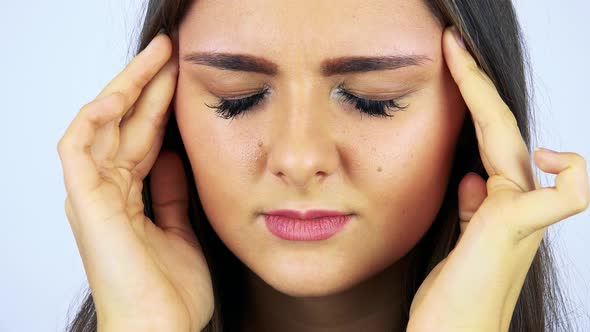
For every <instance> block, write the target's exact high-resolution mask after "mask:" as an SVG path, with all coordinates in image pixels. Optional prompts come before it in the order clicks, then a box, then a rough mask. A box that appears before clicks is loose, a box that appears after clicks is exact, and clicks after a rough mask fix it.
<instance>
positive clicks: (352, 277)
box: [250, 262, 372, 297]
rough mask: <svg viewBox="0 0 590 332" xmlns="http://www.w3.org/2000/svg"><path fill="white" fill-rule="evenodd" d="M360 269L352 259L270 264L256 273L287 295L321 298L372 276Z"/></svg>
mask: <svg viewBox="0 0 590 332" xmlns="http://www.w3.org/2000/svg"><path fill="white" fill-rule="evenodd" d="M320 266H321V267H320ZM250 272H251V273H256V272H254V271H250ZM360 272H362V271H361V270H360V269H359V267H358V265H356V264H353V263H352V262H350V263H349V266H327V265H326V264H318V263H316V264H305V263H301V264H293V263H292V262H291V263H289V262H285V263H282V264H281V263H273V264H269V265H267V267H265V268H263V271H260V273H256V279H257V281H258V282H264V283H266V284H268V285H269V286H270V287H272V288H273V289H275V290H276V291H278V292H281V293H283V294H285V295H288V296H292V297H320V296H329V295H334V294H337V293H341V292H343V291H345V290H347V289H350V288H352V287H354V286H355V285H356V284H359V283H361V282H362V281H364V280H365V279H367V278H369V277H370V276H371V275H372V274H371V273H365V274H364V275H363V274H360Z"/></svg>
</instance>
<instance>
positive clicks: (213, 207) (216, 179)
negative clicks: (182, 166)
mask: <svg viewBox="0 0 590 332" xmlns="http://www.w3.org/2000/svg"><path fill="white" fill-rule="evenodd" d="M203 95H205V93H203V92H202V91H197V90H195V89H194V88H193V87H192V86H191V85H189V84H185V83H183V82H182V81H179V84H178V86H177V91H176V96H175V101H174V105H175V107H174V110H175V116H176V120H177V123H178V129H179V131H180V135H181V138H182V142H183V144H184V148H185V150H186V153H187V156H188V158H189V160H190V164H191V168H192V172H193V175H194V179H195V185H196V188H197V191H198V194H199V199H200V201H201V204H202V206H203V209H204V211H205V213H206V214H207V216H208V217H209V219H210V222H211V224H212V226H215V224H216V223H215V221H216V220H223V219H226V218H228V217H230V218H231V217H233V216H236V215H237V214H238V213H241V212H242V211H240V210H239V209H238V208H239V207H240V206H241V205H243V203H242V204H241V199H240V195H239V194H236V193H241V192H242V193H243V190H239V189H240V188H248V185H247V184H246V182H247V180H249V179H248V177H247V176H245V174H244V171H243V170H242V169H241V167H242V166H243V165H245V164H246V163H249V162H251V161H249V160H246V159H249V158H250V157H248V155H249V152H248V151H253V150H254V146H253V145H255V143H253V142H252V141H251V140H250V139H247V138H245V137H244V135H240V134H236V133H235V130H232V128H230V127H231V121H229V120H223V119H220V118H218V117H217V115H216V113H215V109H212V108H208V107H206V106H205V105H204V104H205V103H207V104H208V105H213V104H215V100H214V99H213V100H211V98H209V99H207V100H204V99H201V98H202V96H203ZM242 195H243V194H242ZM228 206H230V207H236V208H235V209H233V208H232V209H229V210H228V208H227V207H228ZM228 211H234V212H235V214H234V213H232V215H231V216H230V215H228ZM242 217H243V215H242ZM216 231H220V232H222V233H223V230H216Z"/></svg>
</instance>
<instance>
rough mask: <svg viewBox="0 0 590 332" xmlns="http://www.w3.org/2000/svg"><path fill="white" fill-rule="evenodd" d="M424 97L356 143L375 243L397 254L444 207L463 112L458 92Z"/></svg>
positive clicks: (412, 242) (361, 184)
mask: <svg viewBox="0 0 590 332" xmlns="http://www.w3.org/2000/svg"><path fill="white" fill-rule="evenodd" d="M449 96H451V98H449ZM421 100H423V101H426V102H422V103H421V104H420V105H417V104H416V105H415V107H414V108H413V109H412V110H409V111H408V112H407V113H406V114H402V115H400V116H397V115H396V116H395V118H394V120H393V121H394V122H393V123H394V125H393V126H388V127H387V128H384V129H383V130H375V131H373V132H371V136H368V135H366V134H365V135H364V136H363V139H362V140H360V141H361V142H362V143H363V144H362V146H360V145H359V146H358V147H357V152H358V153H357V154H356V155H357V156H358V160H357V162H358V163H359V164H363V165H366V167H363V169H364V170H365V171H363V173H362V174H359V175H358V179H357V186H358V189H359V190H360V191H362V192H363V193H365V194H366V197H367V200H368V201H369V202H370V208H367V209H366V215H365V216H364V218H363V220H365V221H366V222H367V223H373V225H372V226H373V227H374V229H375V230H376V232H375V234H378V241H379V242H380V243H379V244H376V245H378V246H380V247H381V248H384V247H385V248H387V249H386V250H385V251H384V252H388V253H389V255H396V256H397V257H401V256H403V255H405V253H407V252H408V251H409V250H410V249H411V248H412V247H413V246H414V245H415V244H416V243H417V241H418V240H419V239H420V238H421V237H422V236H423V235H424V233H425V232H426V231H427V230H428V228H430V226H431V224H432V222H433V221H434V218H435V217H436V215H437V213H438V211H439V209H440V206H441V204H442V201H443V199H444V194H445V192H446V189H447V185H448V179H449V175H450V171H451V168H452V164H453V157H454V152H455V146H456V143H457V142H456V139H457V135H458V133H459V129H460V125H461V124H462V122H463V116H464V112H463V111H462V110H461V107H460V104H459V103H458V99H457V96H456V95H455V94H454V93H452V94H451V95H449V94H445V97H444V98H443V95H442V93H439V92H436V91H432V92H430V94H429V95H425V96H423V97H421ZM396 118H397V120H399V121H398V123H395V121H396ZM365 132H366V131H365ZM367 147H371V148H367ZM389 259H391V257H389Z"/></svg>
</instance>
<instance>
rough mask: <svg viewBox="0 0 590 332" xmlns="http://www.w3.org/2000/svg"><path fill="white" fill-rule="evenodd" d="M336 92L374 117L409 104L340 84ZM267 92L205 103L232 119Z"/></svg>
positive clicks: (403, 107) (261, 98)
mask: <svg viewBox="0 0 590 332" xmlns="http://www.w3.org/2000/svg"><path fill="white" fill-rule="evenodd" d="M336 93H337V94H338V96H339V97H340V99H341V100H342V101H344V102H346V103H349V104H352V106H354V107H355V108H356V109H358V110H359V111H360V112H361V115H362V113H365V114H369V115H370V116H375V117H393V115H392V114H388V113H387V110H389V109H391V110H394V111H395V110H405V109H406V108H407V107H408V106H409V105H400V104H399V100H400V99H401V97H398V98H394V99H388V100H373V99H366V98H361V97H357V96H355V95H353V94H351V93H350V92H348V91H346V90H345V89H344V88H342V87H341V86H339V87H338V88H337V90H336ZM267 94H269V88H268V87H267V88H264V89H263V90H262V91H261V92H259V93H256V94H254V95H251V96H248V97H244V98H238V99H226V98H219V99H218V103H217V105H214V106H210V105H207V104H205V105H206V106H207V107H209V108H214V109H216V111H215V112H216V113H217V114H218V115H219V116H220V117H221V118H224V119H233V118H235V117H236V116H238V115H239V114H245V113H246V112H247V111H248V110H249V109H251V108H252V107H254V106H256V105H257V104H259V103H260V102H261V101H263V99H264V97H265V96H266V95H267Z"/></svg>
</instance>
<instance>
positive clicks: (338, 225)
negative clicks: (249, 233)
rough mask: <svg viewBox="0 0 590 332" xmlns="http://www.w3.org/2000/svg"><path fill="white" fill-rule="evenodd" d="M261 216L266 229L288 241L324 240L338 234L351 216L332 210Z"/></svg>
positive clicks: (272, 212)
mask: <svg viewBox="0 0 590 332" xmlns="http://www.w3.org/2000/svg"><path fill="white" fill-rule="evenodd" d="M263 215H264V220H265V223H266V227H267V229H268V230H269V231H270V232H271V233H272V234H273V235H275V236H277V237H279V238H281V239H283V240H288V241H320V240H326V239H328V238H330V237H332V236H334V235H335V234H336V233H338V232H340V231H341V230H342V229H343V228H344V226H346V224H348V223H349V222H350V220H351V219H352V216H353V214H351V213H344V212H340V211H333V210H309V211H305V212H301V211H297V210H274V211H269V212H265V213H263Z"/></svg>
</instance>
